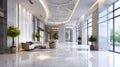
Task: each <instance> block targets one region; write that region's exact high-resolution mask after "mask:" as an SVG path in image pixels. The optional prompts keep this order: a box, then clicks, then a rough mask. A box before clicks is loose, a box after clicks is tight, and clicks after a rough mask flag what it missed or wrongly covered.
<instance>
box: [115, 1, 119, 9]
mask: <svg viewBox="0 0 120 67" xmlns="http://www.w3.org/2000/svg"><path fill="white" fill-rule="evenodd" d="M118 7H120V0H118V1H117V2H116V3H115V9H117V8H118Z"/></svg>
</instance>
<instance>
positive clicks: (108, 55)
mask: <svg viewBox="0 0 120 67" xmlns="http://www.w3.org/2000/svg"><path fill="white" fill-rule="evenodd" d="M59 47H60V48H59ZM119 61H120V54H117V53H113V52H109V51H89V48H88V46H86V48H85V45H83V46H82V45H79V46H78V45H74V46H73V45H71V46H70V45H68V46H67V45H65V46H64V44H63V46H62V45H59V46H57V48H56V49H47V50H45V51H44V50H37V51H25V52H19V53H16V54H6V55H0V67H120V64H119Z"/></svg>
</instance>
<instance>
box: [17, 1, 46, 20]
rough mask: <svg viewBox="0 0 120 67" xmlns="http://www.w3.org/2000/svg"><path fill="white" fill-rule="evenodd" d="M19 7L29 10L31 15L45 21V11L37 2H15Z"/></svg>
mask: <svg viewBox="0 0 120 67" xmlns="http://www.w3.org/2000/svg"><path fill="white" fill-rule="evenodd" d="M17 1H18V3H19V4H21V6H23V7H25V8H26V9H27V10H29V11H30V12H31V13H32V14H33V15H35V16H36V17H38V18H40V19H41V20H43V19H45V17H46V13H45V9H44V7H43V6H42V4H41V3H40V2H39V0H17Z"/></svg>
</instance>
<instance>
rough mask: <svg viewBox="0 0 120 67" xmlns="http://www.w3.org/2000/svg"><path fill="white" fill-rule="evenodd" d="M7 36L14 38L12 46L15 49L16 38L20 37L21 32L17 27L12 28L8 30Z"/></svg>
mask: <svg viewBox="0 0 120 67" xmlns="http://www.w3.org/2000/svg"><path fill="white" fill-rule="evenodd" d="M7 35H8V36H10V37H12V46H11V47H15V45H14V44H15V42H14V38H15V37H17V36H19V35H20V30H19V29H18V28H17V27H14V26H10V27H9V28H8V30H7Z"/></svg>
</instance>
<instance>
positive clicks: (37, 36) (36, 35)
mask: <svg viewBox="0 0 120 67" xmlns="http://www.w3.org/2000/svg"><path fill="white" fill-rule="evenodd" d="M35 37H36V38H37V41H39V38H40V37H41V35H40V33H39V32H37V33H36V34H35Z"/></svg>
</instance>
